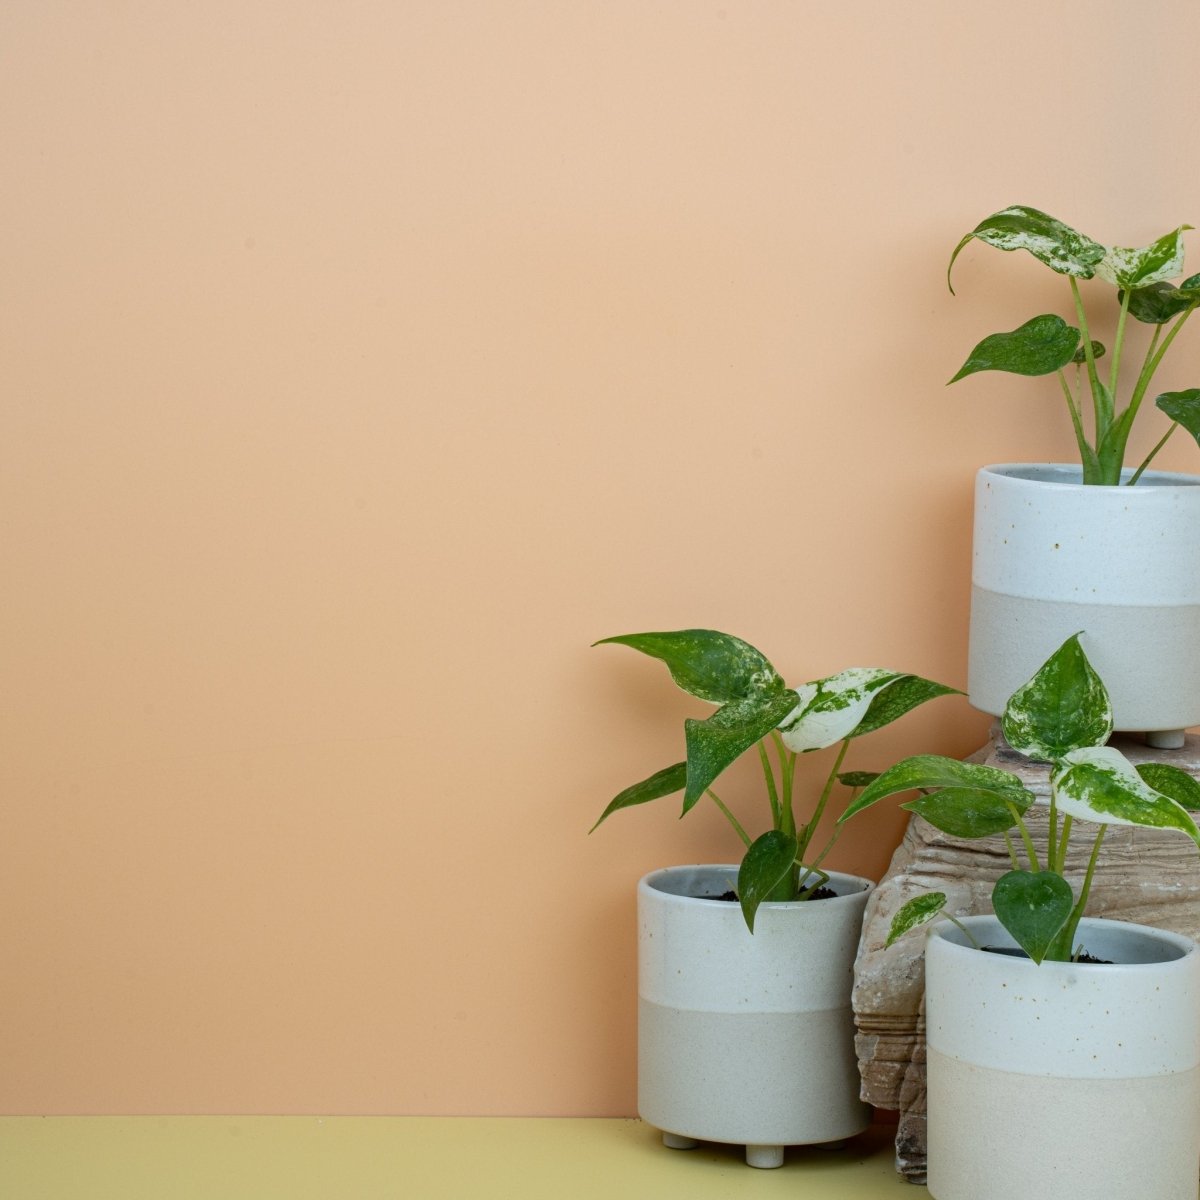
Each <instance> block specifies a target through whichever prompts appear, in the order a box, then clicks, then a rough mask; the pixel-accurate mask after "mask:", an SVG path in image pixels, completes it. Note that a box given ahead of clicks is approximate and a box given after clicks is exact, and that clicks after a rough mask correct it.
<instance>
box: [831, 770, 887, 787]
mask: <svg viewBox="0 0 1200 1200" xmlns="http://www.w3.org/2000/svg"><path fill="white" fill-rule="evenodd" d="M878 778H879V772H878V771H843V772H842V773H841V774H840V775H839V776H838V783H840V784H842V786H843V787H848V788H864V787H866V786H867V785H868V784H870V783H874V782H875V780H877V779H878Z"/></svg>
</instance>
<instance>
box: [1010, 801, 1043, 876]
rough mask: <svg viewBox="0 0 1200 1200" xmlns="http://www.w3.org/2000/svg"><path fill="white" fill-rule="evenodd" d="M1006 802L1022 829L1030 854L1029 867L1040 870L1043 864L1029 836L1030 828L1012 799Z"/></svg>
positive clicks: (1032, 869)
mask: <svg viewBox="0 0 1200 1200" xmlns="http://www.w3.org/2000/svg"><path fill="white" fill-rule="evenodd" d="M1005 804H1007V805H1008V811H1009V812H1010V813H1012V816H1013V820H1015V821H1016V823H1017V826H1018V828H1019V829H1020V830H1021V840H1022V841H1023V842H1024V843H1025V853H1026V854H1027V855H1028V856H1029V869H1030V870H1031V871H1040V870H1041V869H1042V866H1041V863H1040V862H1039V861H1038V856H1037V850H1036V849H1034V845H1033V838H1031V837H1030V836H1029V829H1028V828H1027V827H1026V825H1025V822H1024V821H1023V820H1022V819H1021V814H1020V812H1019V811H1018V809H1017V806H1016V805H1015V804H1014V803H1013V802H1012V801H1011V800H1006V801H1005Z"/></svg>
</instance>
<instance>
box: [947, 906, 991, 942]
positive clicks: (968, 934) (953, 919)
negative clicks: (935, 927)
mask: <svg viewBox="0 0 1200 1200" xmlns="http://www.w3.org/2000/svg"><path fill="white" fill-rule="evenodd" d="M942 916H944V917H945V918H946V920H947V921H949V922H950V924H951V925H957V926H958V927H959V929H961V930H962V931H963V934H964V935H965V936H966V939H967V941H968V942H970V943H971V945H972V946H974V947H975V949H976V950H982V949H983V947H982V946H981V945H980V944H979V943H978V942H977V941H976V940H975V939H974V938H973V937H972V936H971V931H970V930H969V929H968V928H967V927H966V926H965V925H964V924H963V923H962V922H961V921H960V920H959V919H958V918H957V917H952V916H951V915H950V914H949V913H948V912H944V913H942Z"/></svg>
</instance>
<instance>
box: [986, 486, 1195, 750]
mask: <svg viewBox="0 0 1200 1200" xmlns="http://www.w3.org/2000/svg"><path fill="white" fill-rule="evenodd" d="M1128 475H1129V472H1126V476H1125V477H1126V478H1128ZM1080 478H1081V473H1080V469H1079V468H1078V467H1072V466H1061V465H1057V464H1053V463H1042V464H1036V463H1035V464H1019V463H1017V464H1014V463H1006V464H1001V465H997V466H990V467H984V468H983V469H982V470H981V471H980V472H979V474H978V476H977V478H976V483H975V546H974V562H973V567H972V578H971V582H972V591H971V640H970V652H969V658H968V667H967V689H968V692H969V694H970V699H971V703H972V704H973V705H974V706H975V707H976V708H978V709H981V710H982V711H983V712H986V713H992V714H993V715H996V716H998V715H1000V714H1001V713H1003V711H1004V706H1005V704H1007V703H1008V698H1009V696H1011V695H1012V693H1013V692H1014V691H1016V689H1017V688H1018V687H1020V686H1021V685H1022V684H1023V683H1025V682H1026V680H1028V679H1029V678H1031V677H1032V675H1033V674H1034V672H1035V671H1036V670H1037V669H1038V668H1039V667H1040V666H1041V665H1042V663H1044V662H1045V661H1046V659H1047V658H1049V657H1050V655H1051V654H1052V653H1053V652H1054V651H1055V650H1057V649H1058V647H1059V646H1060V645H1062V643H1063V642H1064V641H1066V639H1067V638H1069V637H1070V636H1071V635H1072V634H1075V633H1080V632H1082V633H1083V634H1084V637H1083V638H1082V639H1081V644H1082V645H1083V647H1084V649H1085V650H1086V652H1087V655H1088V658H1089V659H1090V660H1091V662H1092V665H1093V666H1094V667H1095V668H1096V671H1097V672H1098V673H1099V675H1100V677H1101V678H1102V679H1103V680H1104V683H1105V686H1106V687H1107V688H1108V690H1109V695H1110V696H1111V698H1112V701H1113V715H1114V720H1115V722H1116V728H1117V729H1121V730H1145V731H1147V732H1149V733H1151V735H1152V736H1151V738H1150V741H1151V743H1152V744H1154V745H1162V746H1181V745H1183V730H1184V729H1185V728H1186V727H1188V726H1191V725H1197V724H1200V670H1198V669H1197V664H1198V663H1200V545H1198V542H1197V538H1198V537H1200V478H1198V477H1195V476H1191V475H1174V474H1168V473H1166V472H1161V471H1147V472H1146V473H1145V475H1143V476H1142V478H1141V479H1140V480H1139V481H1138V483H1137V484H1136V485H1135V486H1134V487H1085V486H1084V485H1083V484H1082V483H1081V482H1080Z"/></svg>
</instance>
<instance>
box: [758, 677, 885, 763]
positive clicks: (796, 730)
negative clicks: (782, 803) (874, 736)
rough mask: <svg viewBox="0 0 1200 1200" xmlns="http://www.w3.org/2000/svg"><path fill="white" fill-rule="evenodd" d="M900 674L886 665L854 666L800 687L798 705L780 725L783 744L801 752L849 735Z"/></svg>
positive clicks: (819, 748)
mask: <svg viewBox="0 0 1200 1200" xmlns="http://www.w3.org/2000/svg"><path fill="white" fill-rule="evenodd" d="M900 678H902V676H901V675H900V674H899V673H898V672H896V671H888V670H885V669H884V668H883V667H851V668H849V670H846V671H839V672H838V673H837V674H836V675H830V676H828V677H827V678H825V679H817V680H814V681H813V682H812V683H806V684H804V685H803V686H802V687H798V688H797V689H796V693H795V697H796V702H795V705H794V707H793V708H792V710H791V711H790V712H789V713H788V714H787V715H786V717H785V719H784V720H783V721H782V722H780V725H779V733H780V736H781V737H782V738H783V742H784V745H785V746H787V748H788V749H789V750H794V751H795V752H796V753H797V754H799V753H802V752H804V751H806V750H823V749H824V748H825V747H826V746H832V745H833V743H834V742H840V741H841V740H842V739H843V738H847V737H849V736H850V735H851V734H852V733H853V732H854V731H855V729H856V728H857V727H858V725H859V723H860V722H861V721H862V719H863V718H864V716H866V714H867V711H868V710H869V709H870V707H871V703H872V701H873V700H874V698H875V696H876V695H877V694H878V693H879V692H880V691H882V690H883V688H885V687H888V686H889V685H891V684H893V683H895V682H896V680H898V679H900Z"/></svg>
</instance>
